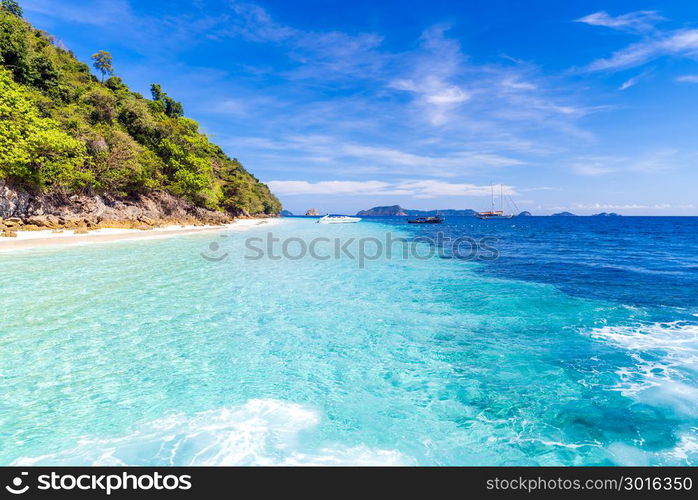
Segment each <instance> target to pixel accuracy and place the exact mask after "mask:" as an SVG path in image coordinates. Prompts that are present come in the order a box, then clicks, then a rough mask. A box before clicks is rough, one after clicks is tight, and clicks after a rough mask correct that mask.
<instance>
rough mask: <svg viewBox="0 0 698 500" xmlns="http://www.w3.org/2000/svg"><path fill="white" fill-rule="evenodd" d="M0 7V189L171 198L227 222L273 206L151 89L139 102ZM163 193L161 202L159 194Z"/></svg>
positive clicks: (260, 187)
mask: <svg viewBox="0 0 698 500" xmlns="http://www.w3.org/2000/svg"><path fill="white" fill-rule="evenodd" d="M1 6H2V7H1V8H0V182H2V183H4V184H5V185H8V186H11V187H12V188H13V189H15V190H20V191H26V192H28V193H36V194H44V195H48V194H52V193H62V194H64V195H71V194H73V195H74V194H77V195H81V196H82V195H86V196H96V195H105V196H110V197H112V198H115V199H121V198H123V199H128V198H129V197H134V196H138V195H143V194H147V193H164V194H168V193H169V194H171V195H174V196H175V197H177V198H180V199H183V200H186V201H187V202H189V203H190V204H192V205H193V206H196V207H201V208H205V209H208V210H212V211H221V212H227V213H230V214H232V215H242V214H244V215H255V214H277V213H279V212H280V211H281V204H280V203H279V201H278V200H277V199H276V197H275V196H274V195H273V194H272V193H271V192H270V191H269V189H268V187H267V186H266V185H265V184H262V183H261V182H259V181H258V180H257V179H256V178H255V177H254V176H252V175H251V174H250V173H248V172H247V171H246V170H245V168H244V167H243V166H242V165H241V164H240V163H239V162H238V161H237V160H236V159H231V158H229V157H228V156H226V154H225V153H224V152H223V151H222V150H221V149H220V148H219V147H218V146H216V145H215V144H213V143H211V142H210V141H209V140H208V139H207V137H206V136H205V135H204V134H202V133H201V132H200V131H199V125H198V124H197V123H196V122H195V121H194V120H191V119H188V118H185V117H184V111H183V107H182V104H180V103H179V102H177V101H176V100H175V99H173V98H172V97H170V96H168V95H167V93H166V92H164V91H163V89H162V88H161V87H160V85H156V84H154V85H152V88H151V93H152V95H151V96H148V97H147V98H146V97H144V96H142V95H140V94H138V93H136V92H132V91H131V90H129V88H128V87H127V86H126V84H125V83H124V82H123V81H122V80H121V78H119V77H118V76H116V74H115V71H114V69H113V67H112V60H111V55H110V54H109V53H108V52H104V51H99V52H97V53H96V54H95V55H94V56H93V61H92V62H93V67H94V69H95V71H96V72H97V73H98V74H100V76H101V78H98V77H97V76H95V75H94V74H93V73H92V68H91V67H90V66H88V65H87V64H86V63H84V62H81V61H78V60H77V59H76V58H75V57H74V55H73V54H72V52H70V51H69V50H67V49H65V48H64V47H62V45H61V44H60V43H56V41H55V40H54V38H53V37H52V36H51V35H49V34H48V33H45V32H43V31H40V30H37V29H35V28H33V27H32V26H31V25H30V24H29V23H28V22H26V21H25V20H24V19H22V12H21V8H20V7H19V5H18V4H17V2H15V1H14V0H2V3H1ZM169 194H168V196H169Z"/></svg>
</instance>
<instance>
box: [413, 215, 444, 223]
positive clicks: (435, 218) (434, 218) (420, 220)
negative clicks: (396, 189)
mask: <svg viewBox="0 0 698 500" xmlns="http://www.w3.org/2000/svg"><path fill="white" fill-rule="evenodd" d="M443 221H444V218H443V217H441V216H440V215H438V214H437V215H431V216H427V217H415V218H414V219H407V223H408V224H441V223H442V222H443Z"/></svg>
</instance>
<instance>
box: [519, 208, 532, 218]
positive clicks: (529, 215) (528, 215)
mask: <svg viewBox="0 0 698 500" xmlns="http://www.w3.org/2000/svg"><path fill="white" fill-rule="evenodd" d="M518 216H519V217H531V212H529V211H528V210H524V211H523V212H520V213H519V215H518Z"/></svg>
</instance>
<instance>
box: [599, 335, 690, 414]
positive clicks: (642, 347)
mask: <svg viewBox="0 0 698 500" xmlns="http://www.w3.org/2000/svg"><path fill="white" fill-rule="evenodd" d="M590 335H591V337H592V338H595V339H599V340H604V341H607V342H611V343H612V344H614V345H616V346H618V347H620V348H622V349H624V350H625V351H627V352H628V353H629V355H630V357H631V359H632V360H633V361H634V362H633V364H632V365H630V366H623V367H620V368H619V369H618V370H617V371H616V373H617V374H618V375H619V377H620V381H619V382H618V384H617V385H616V386H615V387H613V389H615V390H619V391H621V392H622V393H623V394H624V395H626V396H630V397H635V398H637V399H641V400H642V401H643V402H645V403H649V404H655V405H660V406H671V407H673V408H674V410H675V411H678V412H679V413H681V414H685V415H688V416H697V415H698V389H696V386H695V378H696V376H697V375H698V325H696V324H691V323H685V322H669V323H650V324H639V325H631V326H628V325H625V326H604V327H600V328H595V329H593V330H592V331H591V332H590Z"/></svg>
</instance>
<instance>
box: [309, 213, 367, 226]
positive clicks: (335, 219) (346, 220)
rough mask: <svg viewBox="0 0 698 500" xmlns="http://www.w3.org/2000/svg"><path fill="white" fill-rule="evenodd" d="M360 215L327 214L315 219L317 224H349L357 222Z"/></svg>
mask: <svg viewBox="0 0 698 500" xmlns="http://www.w3.org/2000/svg"><path fill="white" fill-rule="evenodd" d="M360 220H361V218H360V217H349V216H346V215H330V214H327V215H325V216H324V217H323V218H321V219H320V220H318V221H317V223H318V224H351V223H352V222H359V221H360Z"/></svg>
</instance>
